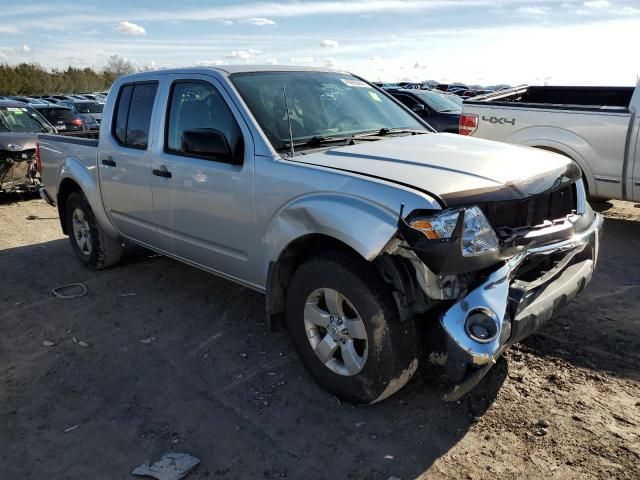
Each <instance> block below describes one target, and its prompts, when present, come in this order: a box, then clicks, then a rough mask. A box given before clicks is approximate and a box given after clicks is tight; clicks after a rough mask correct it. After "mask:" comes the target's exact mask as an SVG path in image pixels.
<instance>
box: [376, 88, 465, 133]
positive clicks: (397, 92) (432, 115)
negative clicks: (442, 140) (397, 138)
mask: <svg viewBox="0 0 640 480" xmlns="http://www.w3.org/2000/svg"><path fill="white" fill-rule="evenodd" d="M388 92H389V93H390V94H391V95H393V96H394V97H395V98H397V99H398V100H400V102H402V103H403V104H404V105H405V106H407V107H408V108H409V109H411V110H412V111H413V112H414V113H416V114H417V115H418V116H420V118H422V119H423V120H424V121H425V122H427V123H428V124H429V125H431V126H432V127H433V128H434V129H435V130H436V131H438V132H449V133H458V129H459V123H460V112H461V111H462V108H461V107H460V106H459V105H458V104H457V103H455V102H452V101H451V100H450V99H449V98H448V97H449V96H448V95H442V94H440V93H439V92H436V91H428V90H406V89H393V90H391V89H390V90H388Z"/></svg>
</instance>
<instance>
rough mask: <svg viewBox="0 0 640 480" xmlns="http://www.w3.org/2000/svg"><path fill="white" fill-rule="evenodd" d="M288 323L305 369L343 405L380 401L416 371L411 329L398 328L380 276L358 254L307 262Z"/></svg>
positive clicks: (296, 279) (295, 281) (291, 297)
mask: <svg viewBox="0 0 640 480" xmlns="http://www.w3.org/2000/svg"><path fill="white" fill-rule="evenodd" d="M336 305H337V306H336ZM286 318H287V324H288V328H289V333H290V335H291V338H292V340H293V344H294V346H295V348H296V350H297V352H298V354H299V355H300V357H301V358H302V361H303V363H304V365H305V367H306V368H307V370H308V371H309V373H310V374H311V375H312V376H313V377H314V379H315V380H316V381H317V382H318V383H319V384H320V385H321V386H322V387H323V388H324V389H325V390H327V391H329V392H331V393H332V394H334V395H336V396H337V397H338V398H340V399H343V400H346V401H348V402H351V403H375V402H378V401H380V400H383V399H385V398H387V397H388V396H390V395H392V394H393V393H395V392H396V391H398V390H399V389H400V388H402V387H403V386H404V385H405V384H406V383H407V382H408V381H409V380H410V379H411V377H412V376H413V374H414V373H415V371H416V370H417V367H418V338H417V335H416V329H415V324H414V322H413V321H412V320H407V321H404V322H401V321H400V319H399V317H398V313H397V308H396V306H395V302H394V301H393V299H392V297H391V295H390V292H389V288H388V286H387V285H386V284H385V283H384V282H383V281H382V279H381V277H380V274H379V273H378V271H377V270H376V269H375V267H374V266H373V265H371V264H369V263H367V262H365V261H364V260H361V259H359V258H356V257H355V256H353V255H348V254H344V253H340V252H331V253H327V254H323V255H321V256H318V257H315V258H312V259H310V260H308V261H306V262H305V263H303V264H302V265H301V266H300V267H299V268H298V269H297V270H296V272H295V273H294V275H293V278H292V279H291V283H290V286H289V290H288V292H287V306H286ZM345 327H346V328H345Z"/></svg>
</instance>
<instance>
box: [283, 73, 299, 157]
mask: <svg viewBox="0 0 640 480" xmlns="http://www.w3.org/2000/svg"><path fill="white" fill-rule="evenodd" d="M282 95H283V96H284V106H285V108H286V109H287V122H289V146H290V147H291V152H290V154H291V156H292V157H293V155H294V154H295V153H296V151H295V149H294V148H293V130H292V129H291V115H289V101H288V100H287V88H286V87H285V86H284V85H283V86H282Z"/></svg>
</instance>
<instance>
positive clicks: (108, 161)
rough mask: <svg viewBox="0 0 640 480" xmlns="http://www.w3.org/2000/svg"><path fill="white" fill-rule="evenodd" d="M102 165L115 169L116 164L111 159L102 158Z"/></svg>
mask: <svg viewBox="0 0 640 480" xmlns="http://www.w3.org/2000/svg"><path fill="white" fill-rule="evenodd" d="M102 164H103V165H106V166H107V167H115V166H116V162H115V161H114V160H113V158H111V157H107V158H103V159H102Z"/></svg>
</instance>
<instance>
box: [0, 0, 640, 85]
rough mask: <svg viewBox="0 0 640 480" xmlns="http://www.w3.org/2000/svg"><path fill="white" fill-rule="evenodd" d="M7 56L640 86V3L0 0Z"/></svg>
mask: <svg viewBox="0 0 640 480" xmlns="http://www.w3.org/2000/svg"><path fill="white" fill-rule="evenodd" d="M0 1H1V2H2V6H1V7H0V62H8V63H10V64H14V63H18V62H22V61H27V62H37V63H39V64H41V65H43V66H45V67H66V66H67V65H74V66H93V67H96V68H100V67H102V66H104V64H105V63H106V60H107V58H108V57H109V56H110V55H114V54H118V55H121V56H123V57H126V58H127V59H129V60H130V61H132V62H133V63H135V64H136V65H138V66H150V67H157V68H160V67H179V66H194V65H223V64H235V63H256V64H264V63H268V64H280V65H288V64H297V65H314V66H329V67H334V68H338V69H345V70H350V71H353V72H356V73H358V74H360V75H363V76H365V77H366V78H368V79H370V80H385V81H399V80H427V79H435V80H439V81H453V80H458V81H462V82H467V83H480V84H495V83H511V84H517V83H531V84H542V83H549V84H585V85H586V84H590V85H594V84H603V85H604V84H610V85H632V84H634V83H635V82H636V79H637V76H638V74H640V54H639V53H638V38H640V0H633V1H632V0H586V1H585V0H575V1H574V0H567V1H558V0H554V1H550V0H546V1H545V0H539V1H536V0H527V1H524V0H492V1H488V0H370V1H360V0H353V1H333V0H313V1H293V2H292V1H290V0H281V1H278V2H269V1H265V2H262V1H259V0H238V1H222V0H199V1H195V0H153V1H150V0H135V1H134V0H129V1H124V0H111V1H91V0H89V1H87V2H77V1H73V2H71V1H64V0H63V1H58V0H47V1H45V0H26V1H21V2H17V1H15V0H0Z"/></svg>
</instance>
